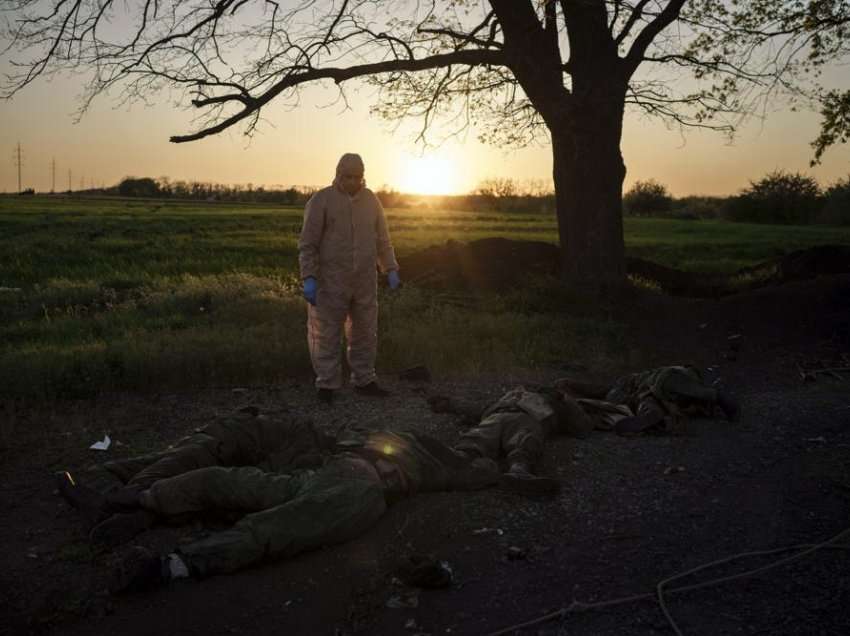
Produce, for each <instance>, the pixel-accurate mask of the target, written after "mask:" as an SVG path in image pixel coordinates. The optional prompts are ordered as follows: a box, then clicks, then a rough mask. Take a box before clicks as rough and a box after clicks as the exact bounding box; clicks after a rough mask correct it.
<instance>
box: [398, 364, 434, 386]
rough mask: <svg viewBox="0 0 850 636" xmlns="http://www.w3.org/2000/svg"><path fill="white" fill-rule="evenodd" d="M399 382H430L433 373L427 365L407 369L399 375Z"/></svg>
mask: <svg viewBox="0 0 850 636" xmlns="http://www.w3.org/2000/svg"><path fill="white" fill-rule="evenodd" d="M398 379H399V380H407V381H408V382H430V381H431V372H430V371H429V370H428V367H426V366H425V365H422V364H420V365H418V366H415V367H410V368H409V369H405V370H404V371H402V372H401V373H399V374H398Z"/></svg>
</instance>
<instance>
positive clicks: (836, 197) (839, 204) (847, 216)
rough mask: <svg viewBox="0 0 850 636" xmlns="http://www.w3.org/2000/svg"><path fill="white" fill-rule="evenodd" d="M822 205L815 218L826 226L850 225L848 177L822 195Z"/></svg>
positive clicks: (849, 185)
mask: <svg viewBox="0 0 850 636" xmlns="http://www.w3.org/2000/svg"><path fill="white" fill-rule="evenodd" d="M823 199H824V204H823V207H822V208H821V210H820V213H819V214H818V217H817V222H818V223H824V224H826V225H850V177H846V178H845V179H841V180H839V181H836V182H835V183H833V184H832V185H831V186H829V188H827V190H826V192H824V195H823Z"/></svg>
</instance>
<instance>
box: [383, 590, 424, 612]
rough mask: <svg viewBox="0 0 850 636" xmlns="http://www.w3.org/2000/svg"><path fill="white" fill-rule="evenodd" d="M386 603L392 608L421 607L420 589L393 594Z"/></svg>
mask: <svg viewBox="0 0 850 636" xmlns="http://www.w3.org/2000/svg"><path fill="white" fill-rule="evenodd" d="M386 605H387V607H389V608H390V609H413V608H415V607H419V591H418V590H417V591H414V592H407V593H404V594H396V595H395V596H391V597H390V598H389V600H388V601H387V603H386Z"/></svg>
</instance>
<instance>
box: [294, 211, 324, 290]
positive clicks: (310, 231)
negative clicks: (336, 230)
mask: <svg viewBox="0 0 850 636" xmlns="http://www.w3.org/2000/svg"><path fill="white" fill-rule="evenodd" d="M324 207H325V206H324V201H323V200H322V198H321V197H319V196H318V195H313V196H312V197H310V200H309V201H307V206H306V207H305V208H304V225H303V226H302V227H301V238H300V240H299V241H298V264H299V266H300V267H301V280H304V279H305V278H308V277H310V276H312V277H313V278H318V277H319V245H320V244H321V242H322V234H323V232H324V230H325V209H324Z"/></svg>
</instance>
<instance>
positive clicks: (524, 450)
mask: <svg viewBox="0 0 850 636" xmlns="http://www.w3.org/2000/svg"><path fill="white" fill-rule="evenodd" d="M546 433H547V431H546V430H545V428H544V426H543V425H542V424H541V423H540V422H538V421H537V420H535V419H534V418H533V417H531V416H530V415H528V414H527V413H525V412H521V411H500V412H496V413H492V414H490V415H488V416H487V417H485V418H484V419H483V420H481V422H480V423H479V424H478V425H477V426H474V427H473V428H471V429H469V430H468V431H466V432H465V433H464V434H463V435H462V436H461V439H460V441H459V442H458V443H457V444H456V445H455V448H456V449H458V450H460V451H463V452H465V453H467V454H468V455H471V456H473V457H487V458H489V459H492V460H494V461H498V460H499V458H500V457H502V456H504V457H506V458H507V462H508V464H513V463H524V464H528V465H529V466H533V465H535V464H537V462H538V461H540V457H541V455H542V454H543V441H544V440H545V439H546Z"/></svg>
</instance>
